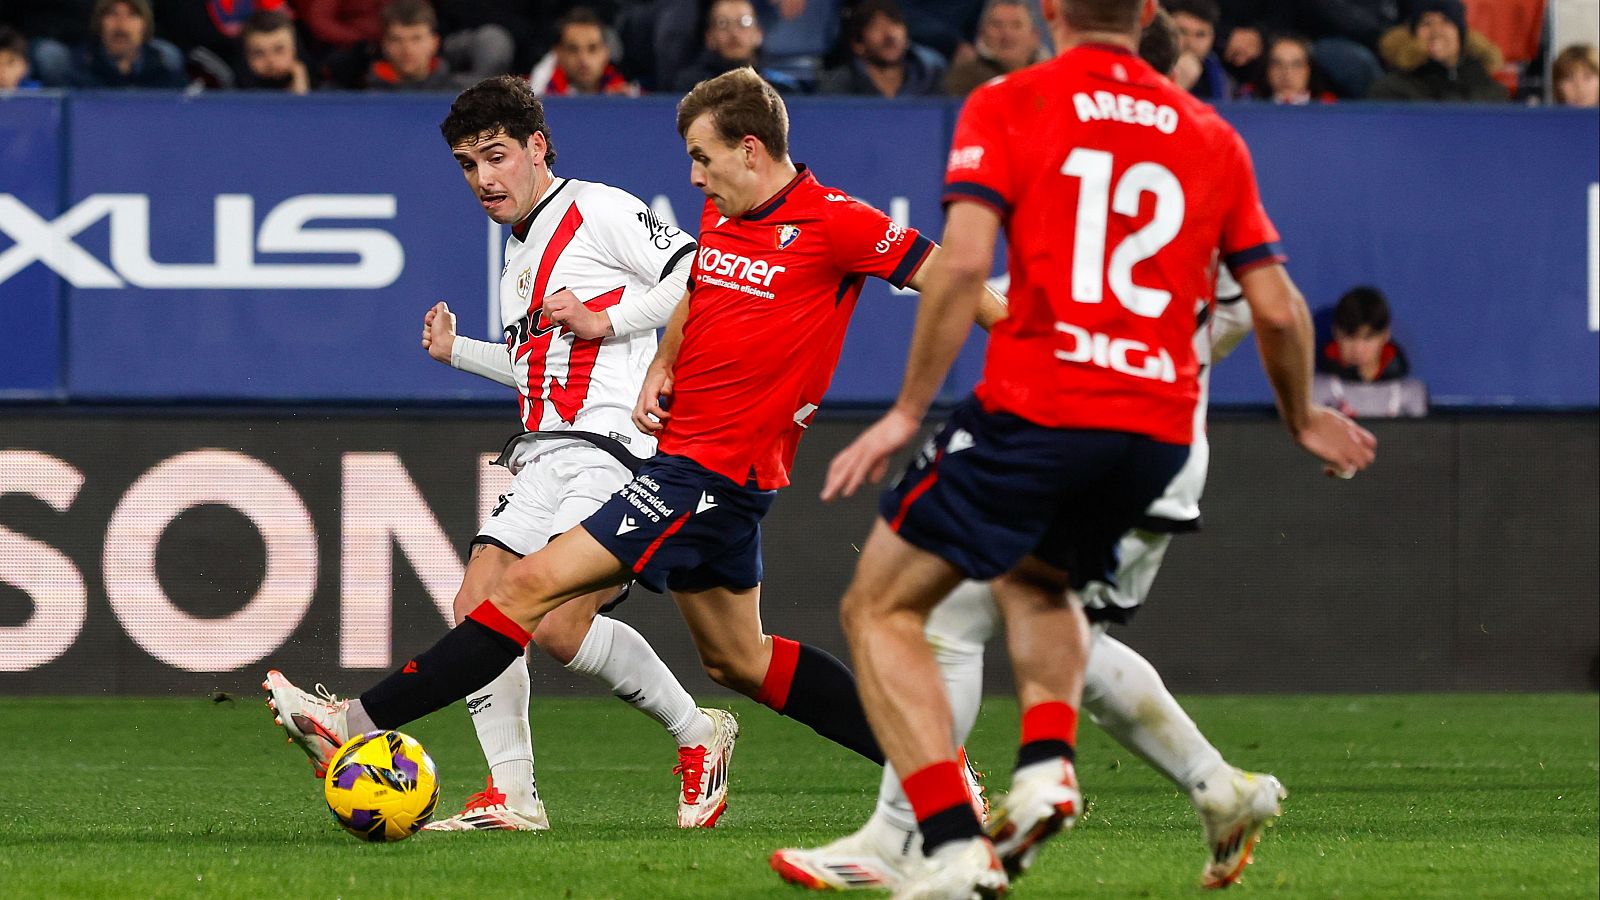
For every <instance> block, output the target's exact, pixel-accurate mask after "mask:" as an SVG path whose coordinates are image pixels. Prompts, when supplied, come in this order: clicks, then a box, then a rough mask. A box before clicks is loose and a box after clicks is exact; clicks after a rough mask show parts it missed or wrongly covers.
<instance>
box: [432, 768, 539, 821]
mask: <svg viewBox="0 0 1600 900" xmlns="http://www.w3.org/2000/svg"><path fill="white" fill-rule="evenodd" d="M422 830H423V831H549V830H550V817H549V816H547V815H545V811H544V802H543V801H541V800H540V799H539V798H538V797H534V798H533V803H532V805H530V806H527V807H521V808H519V807H515V806H512V805H511V804H510V803H509V802H508V801H507V799H506V795H505V794H504V793H503V792H501V791H499V790H497V789H496V788H495V786H494V778H493V776H491V777H490V778H489V780H488V783H487V784H486V785H485V786H484V789H483V790H481V791H479V792H477V793H476V794H473V795H472V796H471V797H468V798H467V804H466V807H465V808H463V809H462V810H461V812H459V813H457V814H456V815H453V816H451V817H449V818H448V819H439V820H437V821H433V822H429V823H428V824H426V825H424V826H422Z"/></svg>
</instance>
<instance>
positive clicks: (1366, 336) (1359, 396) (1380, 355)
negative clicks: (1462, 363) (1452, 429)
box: [1312, 287, 1428, 417]
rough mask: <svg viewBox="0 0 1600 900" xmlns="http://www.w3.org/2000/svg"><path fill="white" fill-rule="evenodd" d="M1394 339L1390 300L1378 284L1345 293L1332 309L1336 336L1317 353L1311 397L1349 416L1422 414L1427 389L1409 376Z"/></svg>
mask: <svg viewBox="0 0 1600 900" xmlns="http://www.w3.org/2000/svg"><path fill="white" fill-rule="evenodd" d="M1410 375H1411V364H1410V363H1409V362H1408V361H1407V360H1406V354H1405V351H1404V350H1402V349H1401V348H1400V345H1399V344H1397V343H1395V342H1394V335H1393V332H1392V330H1391V328H1390V317H1389V301H1388V300H1387V299H1386V298H1385V297H1384V296H1383V292H1382V291H1379V290H1378V289H1377V288H1374V287H1356V288H1351V289H1350V290H1349V291H1346V292H1345V295H1344V296H1343V297H1340V298H1339V303H1338V305H1337V306H1335V307H1334V309H1333V340H1331V341H1329V342H1328V343H1327V344H1325V345H1324V346H1323V347H1322V350H1321V351H1320V352H1319V353H1318V354H1317V377H1316V381H1315V384H1314V385H1313V390H1312V394H1313V399H1315V400H1316V401H1317V402H1318V403H1322V404H1325V405H1328V406H1332V407H1335V408H1337V409H1339V410H1341V411H1343V412H1344V413H1345V414H1346V415H1350V416H1369V417H1396V416H1424V415H1427V413H1428V391H1427V388H1426V387H1425V386H1423V384H1422V382H1421V381H1419V380H1417V379H1415V378H1412V377H1410Z"/></svg>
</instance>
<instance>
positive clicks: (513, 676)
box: [465, 652, 539, 810]
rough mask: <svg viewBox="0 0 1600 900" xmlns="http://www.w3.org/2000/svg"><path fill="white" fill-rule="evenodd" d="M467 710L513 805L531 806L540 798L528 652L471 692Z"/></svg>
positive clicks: (501, 788) (498, 786)
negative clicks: (530, 714) (535, 770)
mask: <svg viewBox="0 0 1600 900" xmlns="http://www.w3.org/2000/svg"><path fill="white" fill-rule="evenodd" d="M465 702H466V704H467V714H468V715H469V716H471V717H472V727H473V728H475V729H477V731H478V743H479V744H481V745H482V746H483V758H484V760H485V761H486V762H488V763H489V774H490V776H492V777H493V778H494V786H495V788H496V789H498V790H499V791H501V792H503V793H504V794H505V795H506V802H507V804H509V805H510V806H511V807H513V808H515V809H519V810H527V809H529V808H530V807H532V806H533V804H534V803H536V802H537V801H538V799H539V790H538V788H536V787H535V786H534V783H533V730H532V729H531V728H530V727H529V725H528V657H527V654H526V652H524V654H523V655H522V656H519V657H517V659H516V660H515V661H514V662H512V663H511V665H509V666H507V667H506V670H505V671H504V672H501V673H500V674H499V675H497V676H495V679H494V680H493V681H491V682H489V683H488V684H487V685H485V686H484V688H483V690H481V691H475V692H473V693H471V694H468V695H467V699H466V701H465Z"/></svg>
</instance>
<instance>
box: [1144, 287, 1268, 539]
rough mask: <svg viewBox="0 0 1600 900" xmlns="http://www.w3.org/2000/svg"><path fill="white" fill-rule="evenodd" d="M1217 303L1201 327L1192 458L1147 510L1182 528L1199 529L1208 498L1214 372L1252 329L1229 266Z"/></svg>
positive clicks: (1196, 346)
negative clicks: (1202, 501)
mask: <svg viewBox="0 0 1600 900" xmlns="http://www.w3.org/2000/svg"><path fill="white" fill-rule="evenodd" d="M1216 298H1217V299H1216V302H1215V303H1214V304H1212V306H1211V313H1210V315H1209V316H1207V317H1206V318H1205V320H1204V321H1202V322H1201V324H1200V327H1199V328H1198V329H1196V331H1195V334H1194V355H1195V358H1196V359H1197V360H1199V362H1200V398H1199V400H1198V401H1197V402H1196V403H1195V406H1194V443H1192V444H1190V445H1189V459H1188V460H1187V461H1186V462H1184V464H1183V468H1181V469H1179V470H1178V474H1177V475H1175V476H1173V479H1172V482H1171V483H1170V484H1168V485H1167V490H1166V492H1165V493H1163V494H1162V495H1161V496H1160V497H1157V498H1156V501H1155V502H1154V503H1152V504H1150V507H1149V508H1148V509H1147V510H1145V516H1146V517H1147V518H1149V519H1159V520H1161V521H1163V522H1170V523H1174V524H1177V525H1188V524H1190V523H1194V524H1198V523H1199V521H1200V495H1201V494H1203V493H1205V489H1206V474H1207V470H1208V469H1209V468H1210V465H1211V442H1210V441H1209V440H1208V439H1207V438H1206V413H1207V411H1208V409H1209V407H1210V405H1211V367H1212V366H1214V365H1215V364H1217V363H1218V362H1221V361H1222V360H1223V359H1224V358H1225V357H1226V356H1227V355H1228V354H1229V353H1231V352H1233V348H1234V347H1236V346H1238V344H1239V341H1240V340H1242V339H1243V338H1244V336H1245V335H1246V334H1248V333H1249V332H1250V328H1251V320H1250V305H1249V304H1248V303H1245V302H1244V297H1243V292H1242V291H1241V290H1240V288H1239V284H1238V282H1236V281H1234V280H1233V276H1232V274H1231V273H1229V272H1228V270H1227V268H1226V267H1219V268H1218V270H1217V291H1216ZM1147 524H1155V523H1147ZM1148 530H1160V529H1156V528H1150V529H1148ZM1166 530H1172V529H1166Z"/></svg>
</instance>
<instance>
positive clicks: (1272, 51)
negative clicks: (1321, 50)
mask: <svg viewBox="0 0 1600 900" xmlns="http://www.w3.org/2000/svg"><path fill="white" fill-rule="evenodd" d="M1265 63H1266V65H1265V66H1263V67H1262V70H1261V77H1260V78H1258V79H1256V80H1255V81H1254V82H1252V83H1250V84H1247V85H1245V86H1244V87H1243V88H1241V89H1240V94H1241V96H1244V97H1251V98H1254V99H1256V100H1265V101H1267V102H1269V103H1277V104H1280V105H1283V106H1305V105H1306V104H1309V103H1332V102H1334V100H1336V99H1338V98H1337V97H1335V96H1334V93H1333V92H1332V91H1330V90H1328V89H1327V86H1326V85H1325V84H1323V83H1322V73H1321V72H1320V71H1319V70H1318V69H1317V64H1316V62H1315V61H1314V60H1313V59H1312V58H1311V42H1310V41H1308V40H1306V39H1305V38H1303V37H1300V36H1298V35H1293V34H1280V35H1278V36H1276V37H1273V38H1272V39H1270V40H1268V41H1267V53H1266V57H1265Z"/></svg>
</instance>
